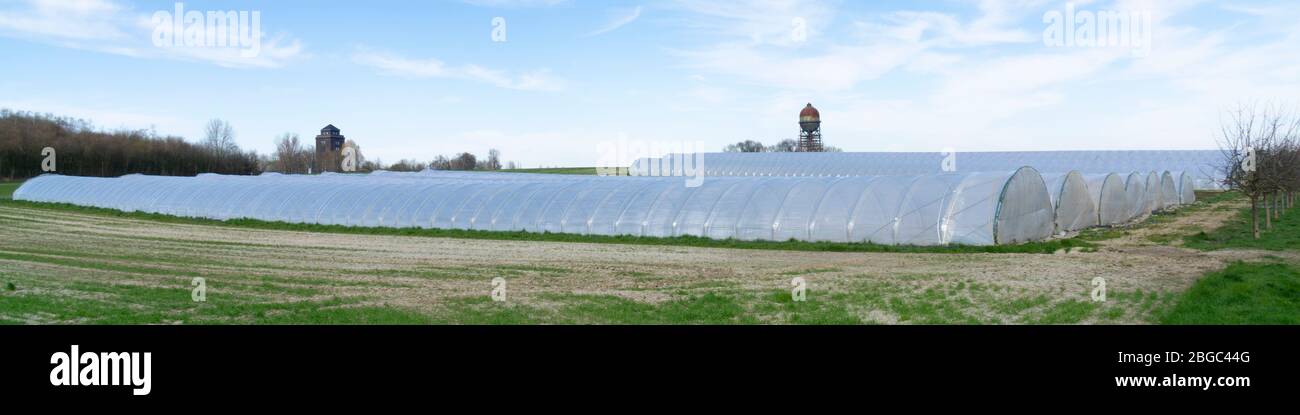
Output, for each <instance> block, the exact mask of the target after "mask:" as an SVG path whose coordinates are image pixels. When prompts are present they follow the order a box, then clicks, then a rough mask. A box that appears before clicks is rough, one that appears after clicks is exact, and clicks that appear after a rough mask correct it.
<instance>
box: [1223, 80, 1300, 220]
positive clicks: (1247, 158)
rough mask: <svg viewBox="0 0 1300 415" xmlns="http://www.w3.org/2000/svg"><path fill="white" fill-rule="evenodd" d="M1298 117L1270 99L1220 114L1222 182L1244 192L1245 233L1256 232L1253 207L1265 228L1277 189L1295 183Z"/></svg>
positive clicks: (1273, 212)
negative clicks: (1247, 229) (1247, 220)
mask: <svg viewBox="0 0 1300 415" xmlns="http://www.w3.org/2000/svg"><path fill="white" fill-rule="evenodd" d="M1298 134H1300V118H1297V117H1296V116H1295V114H1294V113H1292V112H1291V111H1289V110H1287V109H1285V108H1278V107H1274V106H1271V105H1267V106H1261V105H1258V104H1239V105H1238V106H1237V108H1235V109H1233V110H1231V111H1228V113H1227V118H1226V119H1221V120H1220V132H1219V137H1218V140H1219V147H1220V149H1221V150H1222V151H1223V157H1224V161H1223V163H1224V164H1223V165H1222V166H1220V168H1221V169H1222V171H1223V173H1224V185H1226V186H1227V187H1228V188H1230V189H1233V190H1236V191H1239V192H1241V193H1242V194H1244V195H1246V197H1248V198H1250V222H1251V233H1252V235H1253V236H1254V238H1256V239H1258V238H1259V236H1260V223H1259V219H1260V217H1259V213H1260V212H1259V211H1260V208H1261V207H1262V208H1263V209H1264V221H1265V224H1264V225H1265V227H1266V228H1272V224H1273V219H1274V218H1275V217H1277V216H1278V215H1280V212H1277V211H1276V208H1277V206H1279V196H1278V195H1279V194H1288V193H1290V192H1293V191H1294V189H1295V182H1296V180H1297V179H1296V174H1297V172H1296V169H1297V165H1296V163H1297V161H1300V160H1297V153H1296V144H1297V135H1298ZM1288 197H1289V196H1288Z"/></svg>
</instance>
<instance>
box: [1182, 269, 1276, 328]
mask: <svg viewBox="0 0 1300 415" xmlns="http://www.w3.org/2000/svg"><path fill="white" fill-rule="evenodd" d="M1162 323H1164V324H1300V270H1297V269H1296V267H1294V266H1291V265H1287V264H1281V263H1246V262H1236V263H1233V264H1232V265H1229V266H1228V268H1226V269H1224V270H1222V271H1218V272H1214V273H1211V274H1209V275H1207V276H1205V277H1204V278H1201V280H1200V281H1197V282H1196V284H1195V285H1193V286H1192V288H1191V289H1189V290H1188V291H1187V292H1186V293H1184V294H1183V295H1182V297H1181V298H1179V299H1178V302H1177V304H1176V305H1175V306H1174V307H1173V309H1172V310H1170V311H1169V313H1168V314H1167V315H1165V316H1164V318H1163V319H1162Z"/></svg>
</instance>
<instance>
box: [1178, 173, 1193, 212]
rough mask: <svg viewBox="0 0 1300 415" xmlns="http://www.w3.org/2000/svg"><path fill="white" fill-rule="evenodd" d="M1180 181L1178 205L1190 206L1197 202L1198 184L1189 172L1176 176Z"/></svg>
mask: <svg viewBox="0 0 1300 415" xmlns="http://www.w3.org/2000/svg"><path fill="white" fill-rule="evenodd" d="M1174 177H1176V178H1177V180H1178V203H1179V204H1184V205H1189V204H1192V203H1195V202H1196V182H1195V179H1193V178H1192V175H1190V174H1187V172H1178V173H1175V174H1174Z"/></svg>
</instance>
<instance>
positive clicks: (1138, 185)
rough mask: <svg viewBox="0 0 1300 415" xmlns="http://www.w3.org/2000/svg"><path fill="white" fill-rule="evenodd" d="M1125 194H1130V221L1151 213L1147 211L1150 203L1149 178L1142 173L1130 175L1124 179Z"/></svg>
mask: <svg viewBox="0 0 1300 415" xmlns="http://www.w3.org/2000/svg"><path fill="white" fill-rule="evenodd" d="M1124 192H1125V193H1127V194H1128V202H1129V215H1128V218H1129V219H1130V220H1132V219H1135V218H1138V217H1141V216H1142V215H1146V214H1148V213H1151V211H1150V210H1148V209H1147V206H1148V205H1150V202H1149V201H1148V200H1147V198H1148V195H1147V176H1146V175H1145V174H1142V173H1138V172H1133V173H1129V175H1128V177H1126V178H1125V179H1124Z"/></svg>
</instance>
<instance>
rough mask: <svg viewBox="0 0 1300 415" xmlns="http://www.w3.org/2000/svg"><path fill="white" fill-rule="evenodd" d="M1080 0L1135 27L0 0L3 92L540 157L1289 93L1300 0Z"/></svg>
mask: <svg viewBox="0 0 1300 415" xmlns="http://www.w3.org/2000/svg"><path fill="white" fill-rule="evenodd" d="M1071 4H1072V5H1073V6H1072V9H1073V10H1074V11H1075V12H1076V13H1078V12H1086V13H1098V12H1103V11H1121V12H1124V13H1125V14H1126V15H1133V14H1134V13H1137V15H1136V16H1139V17H1141V16H1147V17H1149V22H1150V23H1149V25H1144V24H1143V23H1141V22H1142V21H1143V20H1142V19H1141V18H1139V19H1136V20H1135V21H1137V22H1139V23H1136V27H1138V32H1139V33H1140V32H1141V31H1142V30H1147V31H1148V32H1147V33H1150V35H1151V38H1150V39H1151V41H1150V44H1149V45H1147V46H1149V48H1143V47H1138V46H1134V45H1131V44H1129V45H1117V46H1108V47H1086V46H1080V45H1068V46H1049V45H1048V44H1047V43H1048V42H1045V40H1044V36H1045V31H1046V30H1047V28H1048V26H1049V24H1048V23H1045V21H1046V20H1047V17H1048V14H1050V13H1054V12H1055V13H1060V14H1061V15H1064V14H1065V13H1066V11H1067V3H1066V2H1060V1H1039V0H1007V1H958V0H951V1H937V2H902V1H899V2H889V1H881V2H867V1H783V0H727V1H720V0H719V1H690V0H677V1H667V0H665V1H650V2H645V1H582V0H466V1H438V2H433V1H429V2H425V1H419V2H415V1H382V0H372V1H366V2H348V1H337V2H335V1H305V0H304V1H293V0H286V1H222V2H215V1H187V2H184V8H185V10H187V11H201V12H208V11H232V10H233V11H249V12H251V11H257V12H258V13H259V14H260V18H261V22H260V29H261V32H262V37H261V42H260V48H259V50H258V53H257V54H256V56H251V57H246V56H243V55H241V54H240V49H239V48H235V47H226V48H221V47H184V46H182V47H159V46H156V45H155V43H154V35H155V34H156V30H155V29H156V25H155V24H154V23H155V22H154V21H153V20H152V18H153V17H154V15H155V13H156V12H159V11H163V12H168V13H171V12H172V11H173V10H174V7H175V2H174V1H139V2H130V1H125V0H0V51H3V52H4V56H5V57H6V59H5V63H4V64H3V65H0V107H4V108H10V109H19V110H33V111H40V112H51V113H55V114H58V115H68V116H75V117H81V118H87V119H90V120H91V121H93V122H94V123H95V124H96V125H97V126H99V127H102V128H107V129H115V128H155V129H156V130H157V131H158V132H160V133H164V134H178V135H182V136H185V137H187V138H189V139H191V140H196V139H198V137H199V135H200V130H201V128H202V126H203V124H204V123H205V122H206V120H208V119H210V118H222V119H225V120H228V121H230V122H231V123H232V124H233V125H234V127H235V129H236V131H237V133H238V141H239V143H240V144H241V145H243V146H245V147H248V148H254V149H257V150H259V151H260V152H263V153H267V152H270V151H271V150H272V148H273V144H272V142H273V140H274V138H275V137H276V136H278V135H280V134H282V133H285V132H293V133H298V134H300V135H301V136H303V137H304V138H310V137H312V136H314V135H315V134H316V133H317V131H318V130H319V129H320V128H321V127H322V126H324V125H325V124H327V123H332V124H334V125H337V126H339V127H340V128H342V130H343V133H344V134H345V135H347V136H348V137H349V138H351V139H354V140H356V141H357V142H358V144H359V145H360V146H361V148H362V150H363V153H365V155H366V156H367V157H368V158H371V159H375V158H379V159H382V160H384V161H387V162H393V161H396V160H398V159H401V158H419V159H424V160H427V159H430V158H432V157H433V156H435V155H438V154H452V153H456V152H460V151H471V152H475V153H478V154H480V155H481V154H484V153H486V151H487V149H488V148H491V147H495V148H498V149H500V150H501V151H502V153H503V155H504V158H505V159H506V160H514V161H518V162H520V163H522V164H523V165H525V166H529V167H533V166H566V165H567V166H583V165H594V164H596V160H597V158H598V157H599V154H598V153H599V151H600V150H599V146H598V144H599V143H602V142H606V143H608V142H611V141H618V140H630V141H636V142H650V143H663V142H674V141H689V142H702V143H703V145H704V146H705V148H707V149H720V148H721V147H722V146H723V145H725V144H727V143H730V142H735V141H739V140H743V139H756V140H760V141H763V142H768V143H770V142H775V141H777V140H780V139H783V138H791V137H793V136H794V135H795V134H796V133H797V128H798V127H797V124H796V121H797V120H796V118H797V114H798V111H799V110H800V109H801V108H802V107H803V105H804V104H805V103H807V102H812V103H814V105H816V106H817V107H818V108H819V109H821V111H822V114H823V118H824V123H823V124H824V130H825V141H826V143H827V144H829V145H834V146H838V147H841V148H844V149H846V150H850V151H941V150H943V149H946V148H952V149H956V150H958V151H979V150H1044V149H1143V148H1145V149H1154V148H1174V149H1195V148H1214V146H1215V141H1214V133H1215V129H1216V126H1217V123H1218V117H1219V114H1220V113H1221V112H1222V111H1223V110H1225V109H1227V108H1228V107H1231V106H1233V105H1235V104H1237V103H1239V102H1250V101H1266V102H1274V103H1278V104H1282V105H1292V106H1294V105H1296V104H1297V102H1296V100H1297V99H1298V98H1297V97H1300V3H1298V2H1294V1H1276V2H1267V1H1266V2H1246V1H1240V2H1238V1H1233V2H1213V1H1184V0H1162V1H1076V2H1073V3H1071ZM1075 16H1079V15H1078V14H1075ZM498 17H499V18H501V19H503V20H499V21H497V22H501V21H504V23H505V24H504V34H505V41H504V42H497V41H494V39H493V33H494V30H498V33H499V29H500V28H501V27H500V25H499V24H494V19H496V18H498ZM1076 23H1077V22H1076ZM1079 26H1085V25H1083V24H1079ZM1076 30H1077V28H1076Z"/></svg>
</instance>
